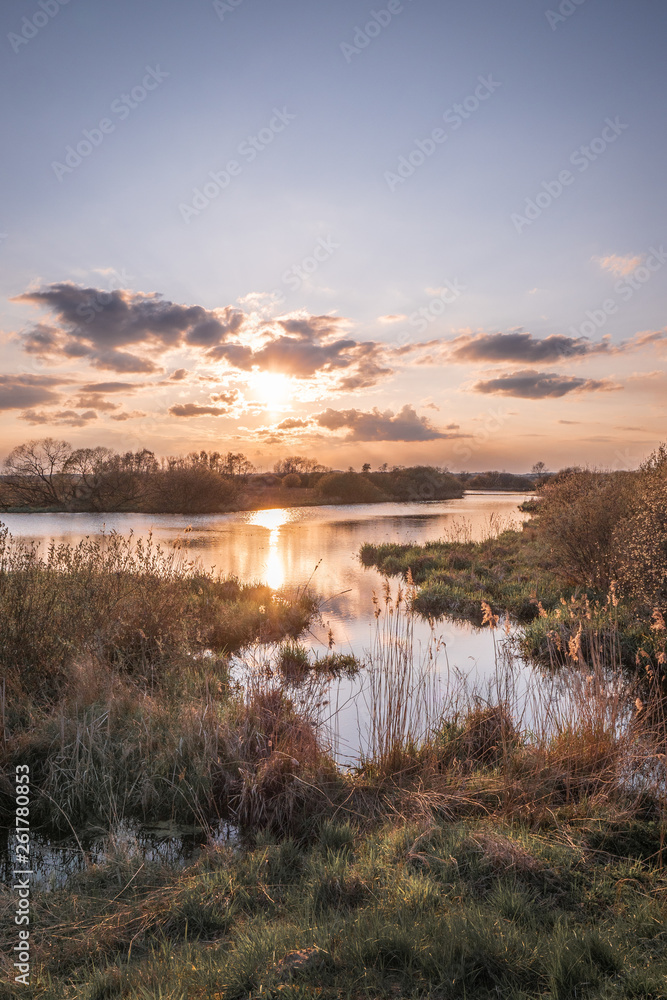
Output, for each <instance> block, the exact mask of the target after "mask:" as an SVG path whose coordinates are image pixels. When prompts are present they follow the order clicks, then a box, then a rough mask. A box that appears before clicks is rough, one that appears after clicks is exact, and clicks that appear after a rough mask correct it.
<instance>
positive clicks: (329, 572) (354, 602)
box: [1, 492, 527, 762]
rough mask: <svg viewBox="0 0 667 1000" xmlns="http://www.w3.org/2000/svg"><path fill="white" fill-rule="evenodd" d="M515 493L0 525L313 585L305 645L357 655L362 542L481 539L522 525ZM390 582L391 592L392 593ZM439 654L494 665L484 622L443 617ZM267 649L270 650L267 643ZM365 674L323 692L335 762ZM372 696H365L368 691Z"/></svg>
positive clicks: (351, 725)
mask: <svg viewBox="0 0 667 1000" xmlns="http://www.w3.org/2000/svg"><path fill="white" fill-rule="evenodd" d="M525 499H526V495H525V494H519V493H485V492H470V493H467V494H466V495H465V496H464V497H463V498H461V499H459V500H445V501H425V502H415V503H385V504H355V505H344V506H325V507H285V508H279V509H274V510H262V511H239V512H235V513H232V514H216V515H201V516H195V517H186V516H180V515H172V514H170V515H154V514H153V515H143V514H106V515H97V514H5V515H2V518H1V520H2V522H3V523H5V524H6V525H7V526H8V528H9V530H10V532H11V533H12V534H13V535H15V536H22V537H25V538H30V539H35V540H38V541H41V542H45V541H47V540H49V539H51V538H53V539H56V540H58V541H69V542H77V541H79V540H80V539H82V538H84V537H86V536H91V535H95V534H97V533H99V532H101V531H103V530H106V531H112V530H115V531H118V532H119V533H121V534H124V535H127V534H129V533H130V532H133V533H134V534H135V535H146V534H148V532H150V531H152V533H153V537H154V538H155V539H156V540H157V541H159V542H160V543H161V544H163V545H164V546H171V545H174V544H179V545H181V546H182V547H183V548H185V549H186V550H187V552H188V553H189V555H190V556H191V557H192V558H197V559H199V560H201V562H202V564H203V566H204V567H205V568H210V567H215V570H216V571H219V572H220V573H221V574H223V575H225V576H228V575H234V576H238V577H239V578H240V579H241V580H243V581H253V580H257V581H262V582H265V583H267V584H268V585H269V586H270V587H271V588H273V589H276V590H278V589H280V588H282V587H287V588H289V587H295V586H304V585H305V584H307V583H310V586H311V587H312V589H313V590H315V591H316V592H317V593H318V594H319V595H320V596H321V597H322V598H323V606H322V620H321V621H320V622H319V623H315V624H314V625H313V627H312V629H311V631H310V634H309V635H307V636H306V638H305V640H304V642H305V644H306V645H307V646H309V647H310V648H311V649H312V650H313V651H314V652H316V653H320V654H323V653H324V652H326V651H327V649H328V647H329V637H330V635H331V636H332V637H333V641H334V643H335V645H334V647H333V648H334V650H335V651H337V652H342V653H348V652H352V653H354V654H355V655H356V656H358V657H359V658H362V659H363V658H364V656H365V654H366V652H367V651H368V649H369V647H370V645H371V639H372V634H373V629H374V626H375V618H374V615H373V604H372V599H373V594H374V593H376V594H378V595H380V593H381V591H382V585H383V578H382V577H381V575H380V574H379V573H378V572H377V570H375V569H372V568H364V567H363V566H362V564H361V562H360V560H359V556H358V554H359V550H360V548H361V546H362V544H363V543H364V542H371V543H376V544H377V543H381V542H415V543H424V542H427V541H434V540H437V539H440V538H443V537H452V536H458V537H469V538H472V539H480V538H483V537H485V535H487V534H489V533H490V532H491V531H494V530H495V529H496V528H497V527H498V526H499V525H510V524H515V525H518V524H520V523H521V522H522V521H523V520H524V519H525V517H526V516H527V515H524V514H522V513H521V512H520V511H519V510H518V505H519V504H520V503H521V502H522V501H523V500H525ZM396 586H397V584H396V582H394V583H393V592H394V593H395V590H396ZM436 632H437V637H438V639H439V640H440V657H439V661H438V665H437V667H436V672H438V673H439V674H440V675H441V676H442V677H443V679H444V672H445V671H446V672H447V675H448V676H449V675H450V674H451V672H452V671H454V672H456V671H459V672H461V673H462V674H463V675H464V676H466V677H470V678H476V679H483V678H485V677H486V676H490V675H491V674H492V673H493V671H494V669H495V646H494V637H493V635H492V634H491V632H490V631H489V629H488V628H487V629H478V628H475V627H473V626H472V625H468V624H466V623H462V622H454V621H451V620H449V619H444V620H442V621H440V622H438V624H437V626H436ZM414 634H415V642H416V645H417V647H419V646H421V648H422V649H426V647H427V646H428V645H429V643H430V642H431V640H432V634H431V630H430V627H429V625H428V623H426V622H422V621H421V620H417V621H416V622H415V630H414ZM267 655H270V650H269V651H268V653H267ZM364 684H365V680H364V677H363V675H362V676H360V677H358V678H354V679H349V678H342V679H341V680H339V681H336V682H335V683H334V684H332V685H331V686H330V688H329V690H328V691H327V696H326V700H327V701H328V707H327V706H325V707H324V709H323V715H322V718H323V719H325V721H326V722H327V725H328V726H329V727H330V732H331V735H332V738H333V739H335V742H336V752H337V756H338V758H339V760H340V761H341V762H345V761H353V760H354V759H356V758H357V757H358V754H359V750H360V747H363V745H364V732H365V725H366V719H367V716H368V712H369V711H370V710H372V706H371V705H369V700H368V699H369V692H368V689H367V688H365V687H364ZM371 697H372V693H371Z"/></svg>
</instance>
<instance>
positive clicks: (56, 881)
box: [0, 820, 238, 890]
mask: <svg viewBox="0 0 667 1000" xmlns="http://www.w3.org/2000/svg"><path fill="white" fill-rule="evenodd" d="M236 843H238V834H237V831H236V829H235V828H234V827H233V826H231V825H230V824H228V823H225V822H220V823H218V824H217V825H216V826H214V827H213V828H211V829H210V830H204V829H203V828H202V827H197V826H191V827H184V826H174V825H173V824H171V823H156V824H154V825H152V826H140V825H139V824H133V823H129V822H127V821H125V820H123V821H122V822H121V823H119V824H118V825H117V826H116V827H114V828H113V830H108V831H105V830H102V829H99V831H95V832H91V831H89V832H88V833H87V835H86V834H82V835H79V843H77V841H76V839H75V838H74V837H73V836H72V835H71V834H70V835H68V836H64V837H60V838H58V837H48V836H43V835H41V836H40V835H39V834H37V833H35V832H32V833H31V837H30V861H31V870H32V873H33V874H32V875H31V876H30V883H31V886H32V888H34V889H41V890H44V889H46V890H49V889H51V890H53V889H62V888H63V887H64V886H65V885H67V882H68V881H69V879H70V878H71V877H72V876H73V875H77V874H79V873H80V872H83V871H85V870H86V869H87V868H88V867H90V866H91V865H101V864H104V862H105V861H107V860H110V859H112V858H118V857H119V856H120V857H123V858H125V859H128V860H133V861H137V862H138V863H139V864H141V863H142V862H145V863H147V864H163V865H170V866H174V867H183V868H184V867H186V865H189V864H192V862H194V861H196V860H197V858H198V856H199V854H200V853H201V851H202V849H203V848H205V847H207V846H209V845H211V844H213V845H216V844H236ZM15 849H16V843H15V838H14V833H13V830H9V831H6V832H5V839H4V842H3V843H2V844H0V879H1V880H2V882H3V883H4V884H5V885H11V882H12V879H13V870H14V868H15V866H16V857H15ZM19 867H22V866H19Z"/></svg>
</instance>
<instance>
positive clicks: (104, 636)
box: [0, 528, 316, 728]
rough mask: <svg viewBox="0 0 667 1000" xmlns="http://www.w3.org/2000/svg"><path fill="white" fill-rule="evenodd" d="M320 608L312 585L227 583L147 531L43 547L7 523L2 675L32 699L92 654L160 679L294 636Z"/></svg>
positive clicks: (62, 681)
mask: <svg viewBox="0 0 667 1000" xmlns="http://www.w3.org/2000/svg"><path fill="white" fill-rule="evenodd" d="M315 611H316V601H315V599H314V597H313V596H312V595H311V594H309V593H308V592H307V591H300V592H299V593H297V594H296V595H294V596H293V597H291V598H290V597H284V596H281V595H276V594H274V593H273V592H272V591H271V590H270V589H269V588H268V587H263V586H260V585H246V584H241V583H240V582H239V581H238V580H236V579H224V578H222V577H220V576H218V575H214V574H213V572H207V571H205V570H203V569H202V568H201V566H200V565H199V564H198V563H197V562H195V561H192V560H188V559H187V558H186V557H185V555H184V553H183V552H182V551H180V550H176V549H169V550H165V549H163V548H162V547H161V546H159V545H157V544H156V543H155V542H154V540H153V539H152V537H151V536H150V535H149V536H148V538H146V539H142V538H135V537H133V536H129V537H123V536H121V535H119V534H116V533H115V532H111V533H110V534H103V535H101V536H97V537H94V538H86V539H84V540H83V541H81V542H79V543H78V544H76V545H73V544H69V543H62V544H57V543H56V542H51V544H50V545H49V546H48V547H47V549H46V551H45V552H42V551H41V550H40V548H39V547H38V546H37V545H35V544H32V543H28V542H25V541H23V540H20V539H15V538H13V537H12V536H11V535H9V533H8V531H7V529H6V528H0V617H1V618H2V632H3V634H2V643H1V644H0V672H2V674H3V676H4V678H5V680H6V684H7V685H9V686H11V688H12V690H13V692H14V694H16V693H17V691H18V689H19V688H20V687H21V686H22V687H23V688H24V689H25V690H26V691H28V692H29V693H31V694H32V697H33V698H34V699H35V700H37V699H38V698H41V699H42V700H43V701H48V700H49V698H54V697H57V696H58V694H59V693H60V692H61V691H62V690H63V687H64V686H65V685H66V682H67V676H68V672H69V670H70V669H71V668H72V666H73V664H74V663H75V662H76V661H78V660H81V659H82V658H85V657H86V656H93V657H95V659H96V660H97V662H98V664H99V666H100V667H103V668H105V669H111V670H115V671H118V672H121V673H126V674H131V675H135V676H143V677H144V678H146V679H149V680H150V681H154V679H155V675H156V672H158V673H159V672H160V671H161V670H162V669H163V668H164V666H165V665H166V664H168V663H169V662H170V661H171V660H173V659H174V658H178V657H182V656H185V655H193V654H196V653H199V654H201V653H202V652H204V651H205V650H207V649H211V650H213V651H215V652H216V653H218V654H220V653H225V652H226V653H229V652H231V651H234V650H237V649H239V648H240V647H241V646H243V645H245V644H247V643H249V642H252V641H253V640H255V639H257V638H258V637H259V638H262V639H265V640H274V641H275V640H277V639H280V638H282V637H283V636H285V635H291V636H297V635H298V634H299V633H300V632H302V631H303V629H304V628H305V626H306V625H307V623H308V622H309V620H310V619H311V618H312V616H313V614H314V613H315ZM12 721H13V720H7V718H6V719H5V724H6V726H7V725H8V724H9V726H10V728H11V725H12Z"/></svg>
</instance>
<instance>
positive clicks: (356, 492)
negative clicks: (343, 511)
mask: <svg viewBox="0 0 667 1000" xmlns="http://www.w3.org/2000/svg"><path fill="white" fill-rule="evenodd" d="M317 489H318V491H319V493H320V495H321V496H322V497H324V498H325V499H327V500H331V501H333V502H342V503H379V502H381V501H383V500H386V499H387V497H386V496H385V494H384V493H383V492H382V491H381V490H379V489H378V487H377V486H375V485H374V483H372V482H370V481H369V479H368V478H367V477H366V476H362V475H360V474H359V473H358V472H333V473H331V474H329V475H327V476H323V477H322V479H320V481H319V483H318V484H317Z"/></svg>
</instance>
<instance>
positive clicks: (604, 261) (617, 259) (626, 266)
mask: <svg viewBox="0 0 667 1000" xmlns="http://www.w3.org/2000/svg"><path fill="white" fill-rule="evenodd" d="M592 259H593V260H594V261H597V263H598V264H599V265H600V267H601V268H602V270H603V271H610V272H611V273H612V274H613V275H614V276H615V277H616V278H624V277H625V276H626V275H628V274H632V272H633V271H636V270H637V268H638V267H639V265H640V264H641V262H642V260H643V258H642V257H631V256H630V255H629V254H626V255H625V256H619V254H615V253H612V254H609V256H608V257H593V258H592Z"/></svg>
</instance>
